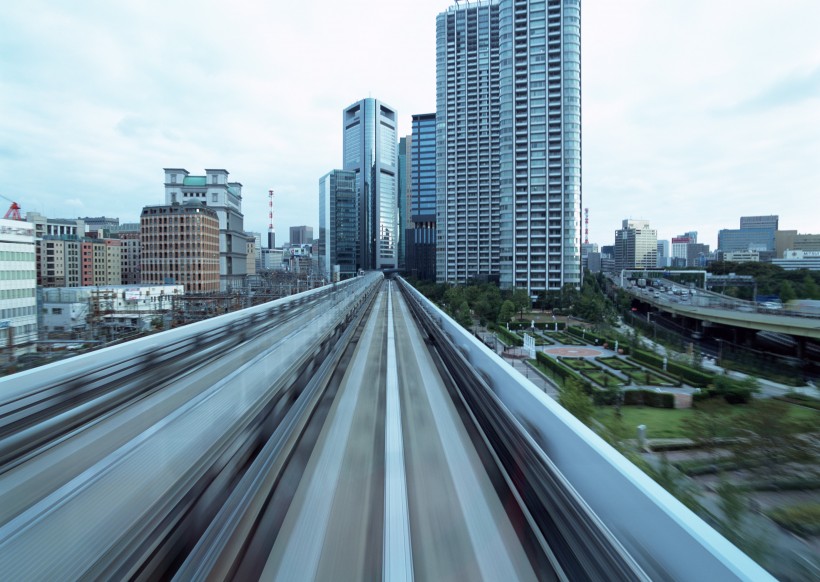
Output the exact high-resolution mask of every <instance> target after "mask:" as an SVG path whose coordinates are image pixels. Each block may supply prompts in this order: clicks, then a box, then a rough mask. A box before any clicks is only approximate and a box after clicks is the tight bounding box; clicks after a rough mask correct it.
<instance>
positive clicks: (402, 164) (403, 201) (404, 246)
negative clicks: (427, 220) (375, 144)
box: [397, 135, 413, 269]
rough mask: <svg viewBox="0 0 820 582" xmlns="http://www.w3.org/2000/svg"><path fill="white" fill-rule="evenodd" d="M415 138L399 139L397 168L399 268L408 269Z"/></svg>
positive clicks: (411, 223) (411, 232)
mask: <svg viewBox="0 0 820 582" xmlns="http://www.w3.org/2000/svg"><path fill="white" fill-rule="evenodd" d="M412 143H413V138H412V136H411V135H406V136H404V137H402V138H399V151H398V162H397V168H398V170H399V173H398V178H397V184H398V186H397V188H398V208H399V234H400V239H401V241H400V243H399V268H400V269H405V268H406V267H407V252H408V248H409V245H410V242H411V241H410V238H409V237H410V236H412V234H413V230H412V229H413V221H412V220H411V219H410V160H411V156H410V148H411V147H412V145H411V144H412Z"/></svg>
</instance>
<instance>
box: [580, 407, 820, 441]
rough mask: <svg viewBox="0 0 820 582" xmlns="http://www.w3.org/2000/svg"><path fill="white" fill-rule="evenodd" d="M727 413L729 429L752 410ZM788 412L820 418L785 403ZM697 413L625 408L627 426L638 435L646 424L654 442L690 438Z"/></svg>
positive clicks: (602, 411) (607, 414)
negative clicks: (688, 425) (689, 422)
mask: <svg viewBox="0 0 820 582" xmlns="http://www.w3.org/2000/svg"><path fill="white" fill-rule="evenodd" d="M723 410H724V412H725V414H726V420H727V423H726V424H727V427H728V426H731V425H732V418H733V417H735V416H738V415H741V414H745V413H746V412H747V411H748V410H749V407H748V406H745V405H741V404H738V405H735V406H730V405H728V404H727V405H726V406H725V407H723ZM784 411H787V413H788V414H789V415H790V416H792V417H793V418H796V419H798V418H799V419H820V416H818V412H817V411H814V410H810V409H807V408H801V407H799V406H792V405H788V404H784ZM693 414H697V410H695V409H692V408H681V409H670V408H650V407H647V406H623V407H621V415H622V417H623V423H624V426H626V427H629V429H630V431H631V432H632V434H635V427H637V426H638V425H639V424H645V425H646V436H647V438H650V439H663V438H687V437H688V435H687V434H686V432H685V430H684V424H683V420H684V419H686V418H689V417H690V416H692V415H693ZM614 415H615V409H614V408H612V407H599V408H598V409H597V410H596V412H595V417H596V418H597V419H598V420H600V421H601V422H606V421H611V420H612V419H613V417H614Z"/></svg>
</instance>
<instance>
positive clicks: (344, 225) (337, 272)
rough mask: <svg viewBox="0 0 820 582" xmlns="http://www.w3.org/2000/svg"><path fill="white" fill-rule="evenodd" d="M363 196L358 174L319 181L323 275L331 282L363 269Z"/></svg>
mask: <svg viewBox="0 0 820 582" xmlns="http://www.w3.org/2000/svg"><path fill="white" fill-rule="evenodd" d="M359 200H360V196H359V192H358V176H357V175H356V172H350V171H345V170H333V171H332V172H329V173H327V174H325V175H324V176H322V177H321V178H320V179H319V250H318V254H319V257H318V259H319V263H318V264H319V272H320V273H321V274H322V276H323V277H325V279H326V280H328V281H338V280H340V279H345V278H348V277H352V276H355V275H356V272H357V271H358V269H359V264H360V261H359V258H358V253H359V249H360V245H359V235H360V232H361V229H360V228H359V216H360V215H359V204H358V203H359Z"/></svg>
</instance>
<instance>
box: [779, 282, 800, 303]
mask: <svg viewBox="0 0 820 582" xmlns="http://www.w3.org/2000/svg"><path fill="white" fill-rule="evenodd" d="M795 299H797V293H796V292H795V290H794V286H793V285H792V284H791V281H783V282H782V283H780V301H781V302H783V303H788V302H789V301H793V300H795Z"/></svg>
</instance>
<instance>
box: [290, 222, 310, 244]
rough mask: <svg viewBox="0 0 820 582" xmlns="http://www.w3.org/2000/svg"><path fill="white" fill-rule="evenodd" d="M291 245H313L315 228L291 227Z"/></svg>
mask: <svg viewBox="0 0 820 582" xmlns="http://www.w3.org/2000/svg"><path fill="white" fill-rule="evenodd" d="M290 244H291V246H297V245H311V244H313V227H312V226H291V227H290Z"/></svg>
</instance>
